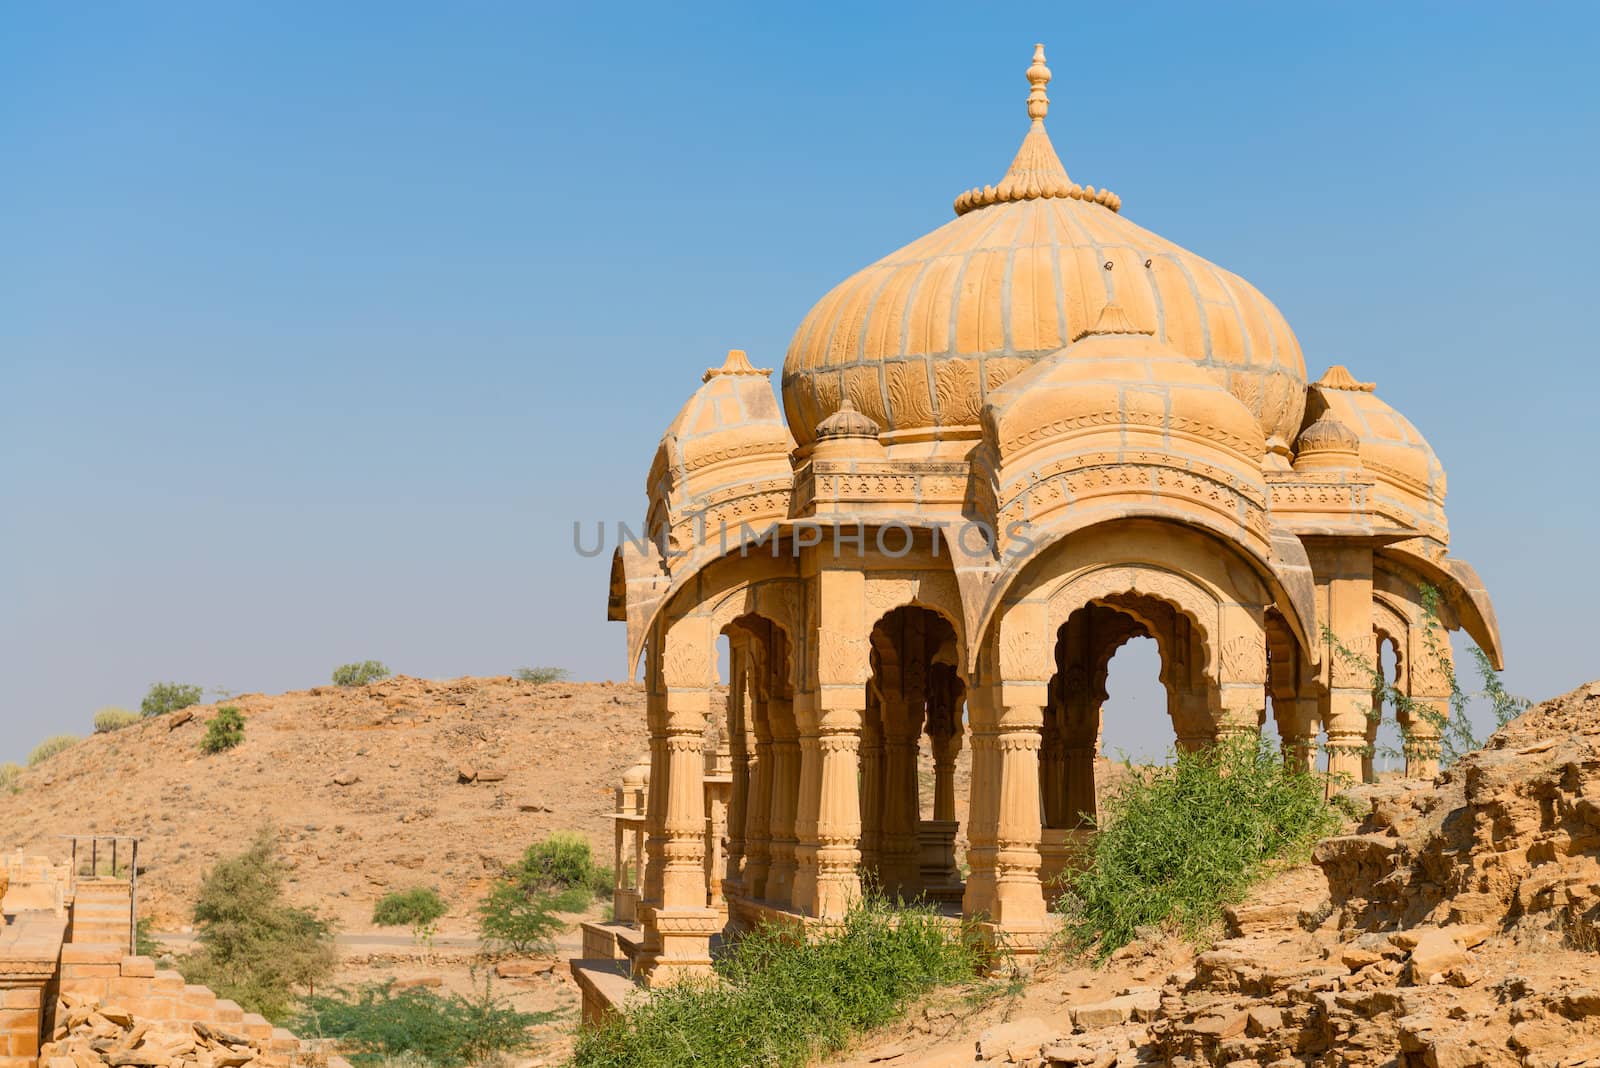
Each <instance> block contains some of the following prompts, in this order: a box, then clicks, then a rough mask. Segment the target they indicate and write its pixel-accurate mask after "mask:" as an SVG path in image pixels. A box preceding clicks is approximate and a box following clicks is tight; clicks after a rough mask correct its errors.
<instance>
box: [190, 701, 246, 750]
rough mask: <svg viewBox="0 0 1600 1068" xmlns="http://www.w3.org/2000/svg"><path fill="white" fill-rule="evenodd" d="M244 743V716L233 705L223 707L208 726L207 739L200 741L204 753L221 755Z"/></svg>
mask: <svg viewBox="0 0 1600 1068" xmlns="http://www.w3.org/2000/svg"><path fill="white" fill-rule="evenodd" d="M242 741H244V716H243V715H241V714H240V712H239V710H238V709H237V708H235V707H233V706H232V705H223V706H222V707H221V708H219V709H217V714H216V715H215V716H213V717H211V722H209V723H207V724H206V733H205V737H203V738H201V739H200V751H201V752H202V753H221V752H223V751H224V750H228V749H232V748H233V747H234V746H236V745H238V744H239V743H240V742H242Z"/></svg>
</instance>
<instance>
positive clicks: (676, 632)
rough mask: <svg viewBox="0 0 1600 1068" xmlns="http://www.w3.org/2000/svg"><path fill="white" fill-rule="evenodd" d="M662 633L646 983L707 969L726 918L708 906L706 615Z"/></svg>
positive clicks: (643, 955)
mask: <svg viewBox="0 0 1600 1068" xmlns="http://www.w3.org/2000/svg"><path fill="white" fill-rule="evenodd" d="M665 636H666V642H665V653H664V655H663V657H662V660H661V679H662V682H663V683H664V684H665V691H666V692H665V697H664V709H665V716H664V722H663V723H662V732H661V733H662V735H663V738H662V740H661V744H660V748H659V752H660V753H661V757H660V758H658V759H653V760H652V768H651V776H650V783H651V787H652V793H653V794H654V798H653V803H654V801H656V800H659V802H660V804H659V811H660V812H661V816H660V824H659V826H660V837H661V845H660V847H659V855H660V858H661V863H660V864H659V869H660V872H661V874H660V893H659V897H658V898H657V899H656V901H655V902H653V903H652V904H650V905H649V906H647V907H646V908H644V909H643V910H642V911H643V920H644V924H643V926H644V929H645V935H644V939H643V942H644V945H643V946H642V947H641V950H640V954H639V958H638V959H636V965H637V966H639V968H640V971H641V972H642V976H641V977H642V978H643V980H644V982H645V984H646V985H647V986H659V985H662V984H665V983H671V982H675V981H677V980H679V979H681V978H684V977H686V976H690V975H706V974H709V973H710V970H711V936H712V935H713V934H714V933H716V931H717V929H718V927H719V926H720V925H721V920H720V918H719V916H718V914H717V912H716V910H714V909H711V908H708V907H707V906H706V876H705V855H706V842H705V833H706V832H705V826H706V824H705V819H706V813H705V727H706V716H707V714H708V713H709V711H710V705H711V700H710V699H711V687H712V683H713V678H714V676H713V674H712V661H711V656H712V648H711V642H710V626H709V620H707V619H704V618H702V617H689V618H686V619H680V620H678V621H676V622H675V623H673V624H671V626H670V627H669V628H666V629H665ZM658 778H659V779H660V780H661V782H660V783H659V788H657V786H658V783H657V780H658Z"/></svg>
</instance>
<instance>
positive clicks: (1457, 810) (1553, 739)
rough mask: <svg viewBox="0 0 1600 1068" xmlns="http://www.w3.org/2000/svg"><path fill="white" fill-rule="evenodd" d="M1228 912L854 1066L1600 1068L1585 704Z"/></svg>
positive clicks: (1540, 715)
mask: <svg viewBox="0 0 1600 1068" xmlns="http://www.w3.org/2000/svg"><path fill="white" fill-rule="evenodd" d="M1351 796H1352V798H1353V799H1354V800H1355V801H1356V802H1357V804H1358V805H1359V806H1360V807H1361V811H1362V812H1363V813H1364V816H1363V818H1362V819H1361V821H1360V822H1359V824H1358V825H1356V826H1353V827H1351V828H1350V829H1349V832H1348V833H1345V834H1342V835H1339V836H1337V837H1334V838H1330V839H1327V840H1325V841H1323V842H1321V843H1319V844H1318V846H1317V848H1316V850H1315V853H1314V858H1313V859H1314V861H1315V863H1314V864H1313V865H1307V866H1304V867H1300V868H1297V869H1293V870H1290V871H1286V872H1283V873H1282V874H1280V875H1279V877H1277V878H1276V879H1274V880H1271V881H1269V882H1268V883H1266V884H1265V885H1263V886H1261V887H1260V888H1259V889H1258V891H1257V892H1256V893H1255V894H1254V895H1253V896H1252V898H1251V900H1250V901H1248V902H1246V903H1244V904H1242V905H1240V906H1238V907H1235V908H1232V909H1230V910H1228V930H1227V931H1226V932H1219V934H1222V935H1224V937H1221V938H1219V939H1218V940H1217V941H1216V942H1215V943H1213V944H1212V945H1210V946H1206V947H1200V948H1201V949H1202V950H1203V951H1202V952H1199V953H1198V954H1197V953H1196V952H1195V951H1194V949H1193V948H1191V947H1186V946H1183V945H1182V944H1181V943H1177V942H1175V941H1174V940H1172V939H1166V938H1161V937H1152V938H1151V939H1150V940H1148V941H1146V942H1142V943H1135V944H1134V945H1131V946H1127V947H1125V948H1124V949H1122V950H1120V951H1118V953H1117V954H1116V956H1115V957H1114V958H1113V960H1112V961H1111V963H1110V964H1109V965H1108V966H1107V967H1105V968H1103V969H1098V970H1091V969H1085V968H1076V967H1069V966H1068V964H1069V962H1054V963H1053V964H1051V965H1047V966H1046V967H1045V968H1044V969H1043V970H1042V972H1041V973H1040V974H1039V975H1037V976H1036V977H1035V979H1034V981H1033V982H1031V983H1029V984H1028V985H1027V987H1026V988H1025V989H1024V990H1022V991H1021V992H1020V993H1019V994H1018V995H1017V996H1016V997H1014V998H1012V999H1008V1000H1004V1001H1002V1002H1001V1003H999V1004H998V1005H996V1006H991V1007H989V1008H986V1009H984V1010H982V1011H979V1012H972V1011H971V1010H970V1008H967V1009H963V1006H961V1005H960V1004H955V1005H941V1004H938V1003H934V1004H930V1005H927V1006H925V1007H924V1008H923V1009H922V1011H921V1013H920V1014H919V1015H917V1016H914V1017H913V1019H912V1021H911V1023H910V1024H909V1025H908V1026H906V1027H904V1028H901V1029H899V1031H898V1033H892V1034H887V1035H880V1036H875V1038H874V1039H873V1040H872V1042H871V1043H869V1044H868V1045H866V1046H864V1047H863V1048H862V1049H860V1050H857V1051H856V1052H855V1054H854V1059H853V1060H850V1061H847V1062H846V1063H850V1064H853V1065H867V1064H871V1065H878V1066H886V1068H902V1066H910V1065H918V1066H920V1068H936V1066H953V1065H966V1064H973V1063H991V1064H997V1065H1017V1066H1021V1065H1028V1066H1030V1068H1040V1066H1047V1065H1083V1066H1091V1065H1092V1066H1094V1068H1110V1066H1112V1065H1119V1066H1120V1065H1134V1064H1141V1065H1142V1064H1169V1065H1185V1066H1198V1065H1218V1066H1220V1065H1238V1066H1242V1065H1280V1066H1289V1065H1372V1066H1377V1065H1392V1064H1398V1065H1402V1066H1404V1065H1426V1066H1429V1068H1445V1066H1468V1065H1497V1066H1498V1065H1507V1066H1509V1065H1551V1066H1554V1065H1570V1066H1577V1065H1600V956H1597V955H1596V952H1595V950H1596V949H1597V948H1600V683H1593V684H1590V685H1589V686H1586V687H1583V688H1580V689H1578V690H1575V691H1573V692H1572V693H1570V694H1566V695H1565V696H1562V697H1559V698H1556V699H1554V700H1551V701H1547V702H1545V703H1544V704H1541V705H1539V706H1537V707H1535V708H1533V709H1531V710H1529V711H1528V712H1527V713H1525V714H1524V715H1523V716H1521V717H1519V718H1518V719H1517V720H1515V721H1514V722H1512V723H1511V724H1508V725H1507V726H1506V727H1505V728H1504V729H1503V730H1501V731H1500V732H1498V733H1497V734H1496V735H1495V736H1494V738H1493V739H1491V741H1490V742H1489V744H1488V745H1487V746H1486V747H1485V748H1484V749H1482V750H1480V751H1478V752H1476V753H1472V754H1470V755H1468V756H1467V757H1465V758H1464V759H1462V760H1461V761H1460V762H1459V763H1458V764H1456V765H1455V766H1454V767H1453V768H1451V769H1450V770H1448V771H1447V772H1445V773H1444V774H1443V775H1441V776H1440V777H1439V778H1438V779H1437V780H1435V781H1433V782H1425V783H1417V782H1412V783H1407V782H1392V783H1382V784H1378V785H1374V786H1364V787H1360V788H1358V789H1356V790H1354V791H1352V793H1351Z"/></svg>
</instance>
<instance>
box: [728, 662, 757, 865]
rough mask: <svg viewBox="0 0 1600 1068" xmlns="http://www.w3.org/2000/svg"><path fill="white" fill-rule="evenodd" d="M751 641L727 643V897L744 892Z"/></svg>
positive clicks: (749, 764)
mask: <svg viewBox="0 0 1600 1068" xmlns="http://www.w3.org/2000/svg"><path fill="white" fill-rule="evenodd" d="M750 645H751V639H750V637H749V635H747V634H741V633H739V632H735V633H734V634H733V635H731V637H730V639H729V642H728V653H729V659H730V661H731V664H730V670H729V673H728V764H729V770H730V773H731V774H732V776H733V783H732V785H731V787H730V789H729V791H728V852H727V856H726V858H725V868H724V871H723V872H722V880H723V888H722V892H723V894H724V895H725V896H731V895H736V894H742V893H743V892H744V890H743V888H744V882H743V874H744V873H743V867H744V857H745V850H746V844H745V831H746V824H747V823H748V819H749V816H748V813H749V809H750V766H751V764H752V758H751V754H750V742H749V738H750V735H749V729H750V703H751V702H750V673H751V670H752V665H751V657H750Z"/></svg>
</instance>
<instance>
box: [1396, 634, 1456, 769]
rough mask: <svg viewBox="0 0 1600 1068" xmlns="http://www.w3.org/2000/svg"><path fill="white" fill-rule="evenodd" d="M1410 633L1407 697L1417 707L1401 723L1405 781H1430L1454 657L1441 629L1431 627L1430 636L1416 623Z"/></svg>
mask: <svg viewBox="0 0 1600 1068" xmlns="http://www.w3.org/2000/svg"><path fill="white" fill-rule="evenodd" d="M1411 631H1412V637H1411V646H1412V653H1411V670H1410V672H1409V676H1410V684H1411V694H1410V696H1411V702H1412V704H1414V705H1416V706H1417V708H1416V711H1415V713H1413V714H1410V715H1407V716H1406V717H1405V721H1404V726H1405V728H1406V733H1407V734H1408V735H1409V738H1408V740H1407V742H1406V746H1405V754H1406V778H1408V779H1431V778H1433V777H1434V776H1435V775H1437V774H1439V733H1440V731H1439V728H1440V726H1441V725H1442V724H1443V723H1444V722H1445V721H1446V720H1448V719H1449V717H1450V713H1451V707H1450V700H1451V697H1452V696H1453V694H1452V692H1451V691H1452V687H1451V685H1450V680H1451V679H1452V678H1453V677H1454V675H1455V654H1454V653H1453V651H1452V650H1451V648H1450V636H1449V635H1448V634H1446V633H1445V631H1444V628H1443V627H1440V626H1438V625H1437V624H1435V625H1434V628H1433V630H1432V632H1431V633H1430V632H1429V631H1428V630H1427V629H1426V627H1425V624H1419V625H1417V626H1414V627H1412V628H1411Z"/></svg>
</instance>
